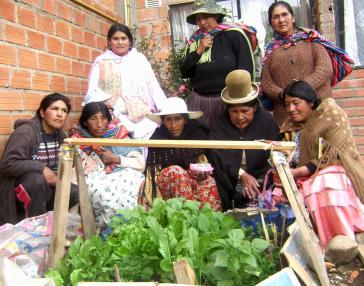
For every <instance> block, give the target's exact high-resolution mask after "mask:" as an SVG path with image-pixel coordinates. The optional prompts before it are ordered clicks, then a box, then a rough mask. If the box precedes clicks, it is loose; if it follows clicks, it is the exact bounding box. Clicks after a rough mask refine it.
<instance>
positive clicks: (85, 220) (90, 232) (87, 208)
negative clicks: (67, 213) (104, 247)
mask: <svg viewBox="0 0 364 286" xmlns="http://www.w3.org/2000/svg"><path fill="white" fill-rule="evenodd" d="M79 152H80V150H79V148H78V147H76V148H75V160H74V162H75V169H76V175H77V183H78V192H79V196H80V212H81V221H82V229H83V233H84V235H85V238H86V239H88V238H90V237H92V236H94V235H95V234H96V225H95V217H94V214H93V212H92V206H91V199H90V196H89V194H88V190H87V185H86V179H85V174H84V171H83V167H82V162H81V156H80V153H79Z"/></svg>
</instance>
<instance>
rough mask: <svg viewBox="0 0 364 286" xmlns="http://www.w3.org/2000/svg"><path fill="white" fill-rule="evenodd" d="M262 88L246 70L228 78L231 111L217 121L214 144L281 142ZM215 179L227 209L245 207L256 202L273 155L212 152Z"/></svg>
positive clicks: (212, 136)
mask: <svg viewBox="0 0 364 286" xmlns="http://www.w3.org/2000/svg"><path fill="white" fill-rule="evenodd" d="M257 96H258V87H257V85H256V84H253V83H251V79H250V74H249V73H248V72H247V71H244V70H236V71H232V72H231V73H229V74H228V76H227V77H226V88H225V89H224V90H223V91H222V93H221V98H222V100H223V101H224V103H225V104H226V108H227V111H226V112H225V113H224V114H223V115H222V116H221V117H220V118H219V119H218V120H217V121H216V124H215V125H214V126H213V127H212V129H211V132H210V140H234V141H253V140H262V139H263V140H279V139H280V135H279V129H278V126H277V124H276V123H275V121H274V120H273V117H272V115H271V114H270V113H269V112H268V111H266V110H264V109H263V108H261V106H260V103H259V101H258V99H257ZM210 158H211V163H212V165H213V167H214V177H215V179H216V183H217V186H218V189H219V193H220V197H221V200H222V203H223V209H224V210H227V209H230V208H232V206H233V205H232V201H233V200H234V206H235V207H242V206H244V205H246V204H247V202H248V201H249V200H256V199H257V198H258V194H259V193H260V190H261V187H262V181H263V180H264V177H265V174H266V172H267V171H268V169H269V168H270V167H269V164H268V158H269V152H267V151H263V150H220V149H211V150H210Z"/></svg>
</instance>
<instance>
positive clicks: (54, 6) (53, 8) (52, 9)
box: [43, 0, 58, 15]
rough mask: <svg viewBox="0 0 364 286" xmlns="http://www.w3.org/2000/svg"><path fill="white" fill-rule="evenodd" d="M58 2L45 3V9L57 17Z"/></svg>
mask: <svg viewBox="0 0 364 286" xmlns="http://www.w3.org/2000/svg"><path fill="white" fill-rule="evenodd" d="M57 2H58V1H57V0H46V1H43V9H44V10H45V11H47V12H48V13H50V14H53V15H57Z"/></svg>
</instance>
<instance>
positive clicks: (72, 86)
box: [66, 77, 81, 94]
mask: <svg viewBox="0 0 364 286" xmlns="http://www.w3.org/2000/svg"><path fill="white" fill-rule="evenodd" d="M66 90H67V92H69V93H76V94H81V81H80V80H79V79H78V78H71V77H69V78H68V79H67V83H66Z"/></svg>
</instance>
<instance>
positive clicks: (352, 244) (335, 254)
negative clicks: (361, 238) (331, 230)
mask: <svg viewBox="0 0 364 286" xmlns="http://www.w3.org/2000/svg"><path fill="white" fill-rule="evenodd" d="M358 252H359V250H358V244H357V243H356V241H355V240H353V239H351V238H350V237H347V236H344V235H337V236H335V237H334V238H333V239H331V240H330V242H329V244H328V245H327V248H326V254H325V260H326V261H329V262H332V263H334V264H346V263H350V262H351V261H353V260H354V259H355V257H356V256H357V255H358Z"/></svg>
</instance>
